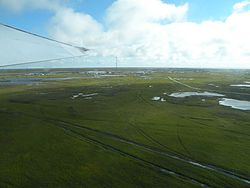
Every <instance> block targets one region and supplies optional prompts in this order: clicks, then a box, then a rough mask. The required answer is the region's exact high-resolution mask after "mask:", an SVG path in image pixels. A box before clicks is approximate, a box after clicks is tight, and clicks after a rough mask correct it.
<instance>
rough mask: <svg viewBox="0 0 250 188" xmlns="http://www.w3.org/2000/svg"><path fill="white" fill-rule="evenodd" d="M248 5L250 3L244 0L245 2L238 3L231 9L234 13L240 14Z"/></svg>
mask: <svg viewBox="0 0 250 188" xmlns="http://www.w3.org/2000/svg"><path fill="white" fill-rule="evenodd" d="M248 5H250V1H249V0H246V1H242V2H239V3H236V4H235V5H234V7H233V9H234V12H241V11H243V10H244V9H245V8H246V7H247V6H248Z"/></svg>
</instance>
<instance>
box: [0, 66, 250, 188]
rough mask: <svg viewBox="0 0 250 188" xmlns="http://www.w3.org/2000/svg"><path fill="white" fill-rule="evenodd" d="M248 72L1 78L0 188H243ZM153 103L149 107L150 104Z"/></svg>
mask: <svg viewBox="0 0 250 188" xmlns="http://www.w3.org/2000/svg"><path fill="white" fill-rule="evenodd" d="M249 81H250V71H246V70H245V71H243V70H238V71H236V70H234V71H232V70H223V71H222V70H191V69H186V70H185V69H179V70H176V69H144V70H141V69H118V70H115V69H103V70H94V69H92V70H91V69H78V70H76V69H62V70H1V71H0V187H25V188H28V187H53V188H55V187H60V188H62V187H77V188H79V187H106V188H110V187H117V188H122V187H124V188H128V187H154V188H155V187H169V188H177V187H179V188H186V187H187V188H189V187H190V188H195V187H197V188H198V187H215V188H221V187H225V188H247V187H250V157H249V156H250V111H249V110H240V109H233V108H230V107H226V106H221V105H219V101H220V100H221V98H222V97H216V96H210V97H206V96H190V97H184V98H175V97H172V96H169V95H171V94H172V93H176V92H214V93H219V94H222V95H225V98H232V99H236V100H243V101H250V88H249V87H233V86H230V85H233V84H234V85H235V84H244V83H246V82H249ZM152 99H154V100H152Z"/></svg>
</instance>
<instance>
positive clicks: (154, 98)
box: [152, 97, 161, 101]
mask: <svg viewBox="0 0 250 188" xmlns="http://www.w3.org/2000/svg"><path fill="white" fill-rule="evenodd" d="M160 99H161V97H153V98H152V101H159V100H160Z"/></svg>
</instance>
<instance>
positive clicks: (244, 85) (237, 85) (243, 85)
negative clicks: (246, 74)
mask: <svg viewBox="0 0 250 188" xmlns="http://www.w3.org/2000/svg"><path fill="white" fill-rule="evenodd" d="M245 83H246V82H245ZM230 86H232V87H250V85H249V84H235V85H230Z"/></svg>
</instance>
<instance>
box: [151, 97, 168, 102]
mask: <svg viewBox="0 0 250 188" xmlns="http://www.w3.org/2000/svg"><path fill="white" fill-rule="evenodd" d="M151 100H152V101H161V102H166V100H165V99H164V98H162V97H153V98H152V99H151Z"/></svg>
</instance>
